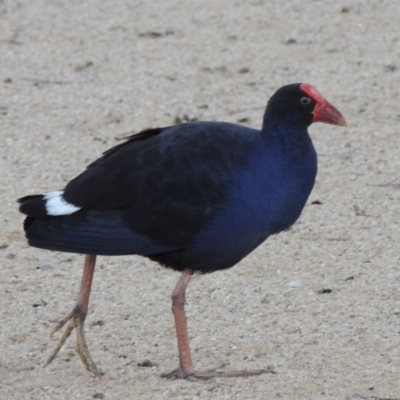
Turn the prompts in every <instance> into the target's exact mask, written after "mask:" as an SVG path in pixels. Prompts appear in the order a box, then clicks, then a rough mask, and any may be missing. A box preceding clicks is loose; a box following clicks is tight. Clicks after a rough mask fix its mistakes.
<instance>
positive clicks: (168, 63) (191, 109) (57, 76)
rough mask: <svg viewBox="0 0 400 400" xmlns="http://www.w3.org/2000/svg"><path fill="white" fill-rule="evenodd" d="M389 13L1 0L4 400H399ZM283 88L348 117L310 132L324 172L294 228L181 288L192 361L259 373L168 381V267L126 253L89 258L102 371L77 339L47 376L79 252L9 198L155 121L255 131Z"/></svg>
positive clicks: (399, 65) (353, 4)
mask: <svg viewBox="0 0 400 400" xmlns="http://www.w3.org/2000/svg"><path fill="white" fill-rule="evenodd" d="M399 24H400V3H399V2H398V1H377V0H366V1H352V0H347V1H342V2H337V1H331V0H326V1H311V0H308V1H300V0H293V1H278V0H275V1H266V0H265V1H262V0H253V1H247V2H246V1H242V2H239V1H228V0H213V1H211V0H203V1H190V2H189V1H182V0H166V1H162V2H157V1H149V0H148V1H139V0H137V1H134V0H132V1H122V0H121V1H117V0H114V1H112V2H101V1H99V0H97V1H95V0H88V1H78V0H73V1H68V2H67V1H60V0H54V1H50V0H47V1H46V0H37V1H27V0H0V132H1V141H0V151H1V157H0V163H1V164H0V166H1V186H0V200H1V208H0V217H1V222H2V229H1V233H0V258H1V260H2V262H1V269H0V291H1V297H0V313H1V316H0V317H1V332H0V398H1V399H41V400H42V399H106V400H108V399H226V400H228V399H368V400H373V399H374V400H376V399H399V398H400V291H399V288H400V269H399V257H400V250H399V248H398V246H399V243H400V229H399V221H400V153H399V141H400V139H399V132H398V125H399V121H400V110H399V107H398V104H399V91H400V89H399V88H400V61H399V59H400V58H399V57H400V33H399V32H400V31H399ZM293 82H307V83H310V84H313V85H315V86H316V87H317V88H318V89H319V90H320V91H321V92H322V93H323V95H324V96H325V97H326V98H327V99H329V100H330V101H331V102H332V103H333V104H334V105H335V106H336V107H338V108H339V109H340V110H341V111H342V113H343V114H344V116H345V117H346V119H347V121H348V127H346V128H340V127H335V126H329V125H323V124H315V125H313V126H312V127H311V128H310V132H311V135H312V138H313V141H314V144H315V146H316V149H317V151H318V155H319V174H318V178H317V182H316V185H315V188H314V191H313V192H312V194H311V196H310V199H309V201H308V203H307V206H306V207H305V209H304V212H303V214H302V216H301V218H300V220H299V221H298V222H297V224H296V225H295V226H294V227H293V228H292V229H291V230H290V231H288V232H284V233H282V234H280V235H278V236H276V237H271V238H269V239H268V240H267V242H266V243H265V244H263V245H262V246H260V248H258V249H257V250H256V251H255V252H254V253H252V254H251V255H249V256H248V257H247V258H246V259H244V260H243V261H242V262H240V264H238V265H237V266H235V267H234V268H232V269H230V270H228V271H223V272H217V273H214V274H211V275H208V276H198V277H196V278H195V279H194V281H193V283H192V284H191V285H190V287H189V289H188V298H187V302H188V304H187V314H188V318H189V330H190V337H191V344H192V347H193V356H194V360H195V363H196V366H197V367H198V368H199V369H200V368H203V369H204V368H219V367H222V368H225V369H232V368H233V369H234V368H240V369H242V368H249V369H252V368H267V369H269V370H270V371H271V372H270V373H267V374H264V375H262V376H258V377H252V378H237V379H216V380H215V381H213V382H211V383H207V384H201V383H191V382H187V381H180V380H165V379H162V378H161V377H160V375H161V373H163V372H166V371H169V370H171V369H173V368H175V367H176V366H177V348H176V339H175V332H174V325H173V318H172V314H171V311H170V295H171V292H172V289H173V287H174V285H175V282H176V280H177V279H178V274H177V273H175V272H171V271H168V270H165V269H163V268H161V267H160V266H158V265H156V264H154V263H151V262H149V261H147V260H145V259H143V258H139V257H133V256H132V257H115V258H112V257H108V258H107V257H99V260H98V268H97V271H96V274H95V279H94V287H93V291H92V298H91V304H90V313H89V315H88V318H87V324H86V334H87V339H88V344H89V347H90V349H91V353H92V356H93V358H94V360H95V361H96V362H97V364H98V366H99V368H101V369H102V370H103V371H104V373H105V374H104V376H103V378H102V379H98V378H95V377H94V376H93V375H92V374H90V373H88V372H87V371H86V370H85V369H84V367H83V365H82V363H81V361H80V360H79V357H78V356H77V355H76V353H75V352H74V346H75V338H74V337H71V338H70V340H69V341H68V342H67V344H66V345H65V346H64V348H63V349H62V351H61V353H60V354H59V356H58V357H57V359H56V360H55V361H54V362H53V363H52V364H51V365H50V366H48V367H46V368H43V365H44V364H45V362H46V359H47V357H48V356H49V355H50V354H51V352H52V350H53V349H54V347H55V345H56V343H57V339H58V338H59V335H58V336H56V337H54V338H52V339H50V338H49V333H50V331H51V329H52V328H53V326H54V324H55V323H56V322H57V321H58V320H59V319H61V318H62V317H64V316H65V315H66V314H67V313H68V312H69V311H70V309H71V307H72V306H73V304H74V301H75V299H76V294H77V291H78V288H79V281H80V275H81V271H82V266H83V257H82V256H81V255H71V254H63V253H52V252H48V251H44V250H43V251H41V250H38V249H33V248H30V247H28V245H27V244H26V241H25V238H24V234H23V229H22V222H23V216H22V215H20V214H19V212H18V209H17V204H16V202H15V201H16V199H17V198H18V197H21V196H24V195H27V194H35V193H41V192H46V191H52V190H57V189H61V188H62V187H63V186H64V185H65V184H66V183H67V182H68V181H69V180H70V179H72V178H73V177H74V176H76V175H77V174H78V173H79V172H81V171H82V170H83V169H84V168H85V166H86V165H87V164H88V163H90V162H91V161H93V160H94V159H96V158H97V157H98V156H99V155H100V154H101V152H103V151H105V150H106V149H107V148H109V147H111V146H112V145H114V144H115V143H116V139H117V138H121V137H123V136H126V134H128V133H131V132H137V131H140V130H142V129H145V128H148V127H157V126H167V125H170V124H173V123H174V122H175V121H178V120H181V121H185V120H191V119H194V118H196V119H200V120H223V121H229V122H239V123H242V124H244V125H248V126H252V127H256V128H259V127H260V124H261V118H262V113H263V110H264V106H265V103H266V101H267V99H268V98H269V97H270V95H271V94H272V93H273V92H274V91H275V90H276V89H277V88H278V87H280V86H281V85H284V84H287V83H293ZM146 360H149V361H150V362H151V363H150V364H151V365H152V366H151V367H147V368H145V367H143V366H140V365H141V364H142V363H143V362H144V361H146Z"/></svg>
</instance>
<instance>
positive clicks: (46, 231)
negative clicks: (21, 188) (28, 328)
mask: <svg viewBox="0 0 400 400" xmlns="http://www.w3.org/2000/svg"><path fill="white" fill-rule="evenodd" d="M316 121H321V122H326V123H332V124H336V125H344V124H345V121H344V119H343V117H342V116H341V114H340V113H339V111H337V110H336V109H335V108H334V107H333V106H332V105H331V104H330V103H328V102H327V101H326V100H325V99H323V97H322V96H321V95H320V94H319V93H318V92H317V91H316V89H315V88H313V87H312V86H310V85H306V84H293V85H287V86H284V87H282V88H281V89H279V90H278V91H277V92H276V93H275V94H274V95H273V96H272V97H271V99H270V101H269V103H268V105H267V108H266V111H265V115H264V120H263V126H262V129H261V130H256V129H251V128H247V127H244V126H240V125H235V124H230V123H224V122H191V123H188V124H182V125H176V126H172V127H166V128H157V129H149V130H146V131H143V132H141V133H139V134H138V135H133V136H131V137H129V138H128V140H127V141H126V142H124V143H122V144H119V145H117V146H115V147H114V148H112V149H110V150H108V151H107V152H105V153H104V155H103V156H102V157H101V158H99V159H98V160H96V161H95V162H93V163H92V164H91V165H89V166H88V168H87V169H86V170H85V171H84V172H83V173H82V174H80V175H79V176H77V177H76V178H75V179H73V180H72V181H71V182H69V183H68V184H67V186H66V187H65V189H64V190H62V191H55V192H50V193H47V194H44V195H37V196H27V197H23V198H21V199H19V202H20V211H21V212H23V213H24V214H27V218H26V220H25V223H24V228H25V232H26V237H27V238H28V242H29V244H30V245H31V246H34V247H39V248H43V249H49V250H58V251H65V252H73V253H84V254H88V255H126V254H138V255H142V256H145V257H149V258H150V259H152V260H155V261H157V262H159V263H161V264H162V265H164V266H166V267H169V268H172V269H175V270H179V271H184V272H183V274H182V278H181V280H180V281H179V282H178V284H177V287H176V289H175V292H176V293H175V292H174V296H173V299H174V303H173V304H174V307H175V311H174V315H175V321H176V328H177V331H178V343H179V349H180V350H179V351H180V367H179V368H178V370H177V371H175V372H174V373H173V374H172V375H174V376H175V375H177V376H179V377H189V376H191V377H192V378H196V377H197V378H201V376H200V375H201V374H200V375H199V374H197V375H194V373H193V371H192V369H193V367H192V363H191V360H190V351H189V350H188V349H189V344H188V340H187V334H185V333H184V331H186V322H185V321H184V322H182V321H183V318H184V313H183V305H184V292H185V288H186V286H187V284H188V282H189V280H190V276H191V275H192V274H193V273H194V272H200V273H207V272H213V271H216V270H221V269H226V268H229V267H232V266H233V265H235V264H236V263H237V262H239V261H240V260H241V259H242V258H243V257H245V256H246V255H247V254H249V253H250V252H251V251H253V250H254V249H255V248H256V247H257V246H259V245H260V244H261V243H262V242H263V241H264V240H265V239H267V238H268V236H270V235H273V234H277V233H279V232H280V231H282V230H285V229H287V228H289V227H290V226H291V225H292V224H294V223H295V221H296V220H297V219H298V217H299V216H300V213H301V211H302V210H303V207H304V205H305V203H306V201H307V198H308V196H309V194H310V193H311V190H312V188H313V185H314V182H315V177H316V174H317V155H316V152H315V149H314V146H313V144H312V142H311V139H310V137H309V135H308V132H307V128H308V126H309V125H310V124H311V123H312V122H316ZM94 260H95V258H93V256H87V258H86V263H85V269H84V275H83V280H82V287H81V292H80V295H79V300H78V303H77V305H76V307H75V309H74V311H73V312H72V313H71V314H69V315H68V316H67V317H66V318H65V319H64V320H63V321H62V323H61V325H60V326H62V325H63V324H64V323H65V322H67V321H69V320H71V319H76V320H75V322H74V321H71V322H70V324H72V325H71V326H72V328H74V327H75V326H78V327H80V328H79V329H78V339H79V340H78V342H79V343H81V344H82V343H83V345H82V346H83V347H86V349H85V348H83V350H82V349H81V351H82V354H83V355H82V354H81V353H80V355H81V358H82V359H83V360H84V363H85V365H86V366H87V367H88V368H89V369H90V370H91V371H92V372H94V373H96V374H98V370H97V367H96V366H95V364H94V363H93V361H92V360H91V357H90V355H89V351H88V350H87V346H86V342H85V339H84V337H83V338H82V337H80V335H82V332H83V321H84V318H85V316H86V310H87V306H88V301H89V293H90V285H91V279H92V276H93V272H94V265H95V261H94ZM175 312H176V314H175ZM74 324H75V325H74ZM72 328H71V330H72ZM69 332H70V331H69ZM185 335H186V339H185ZM65 339H66V336H64V337H63V339H62V343H63V341H65ZM59 347H60V346H59ZM59 347H58V348H57V349H56V351H55V353H54V354H53V356H52V357H51V358H50V360H49V362H51V360H52V359H53V358H54V357H55V355H56V354H57V352H58V349H59ZM185 357H186V358H185ZM190 371H192V372H190ZM172 375H169V376H172ZM207 376H208V377H209V376H210V374H208V375H207ZM203 378H204V375H203Z"/></svg>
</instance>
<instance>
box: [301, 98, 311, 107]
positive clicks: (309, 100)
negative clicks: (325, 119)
mask: <svg viewBox="0 0 400 400" xmlns="http://www.w3.org/2000/svg"><path fill="white" fill-rule="evenodd" d="M300 103H301V104H303V106H305V105H307V104H310V103H311V99H310V98H309V97H302V98H301V99H300Z"/></svg>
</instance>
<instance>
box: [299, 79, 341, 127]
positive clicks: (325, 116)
mask: <svg viewBox="0 0 400 400" xmlns="http://www.w3.org/2000/svg"><path fill="white" fill-rule="evenodd" d="M300 88H301V90H302V91H303V92H304V93H306V94H307V95H308V96H310V97H311V98H312V99H313V100H314V101H316V103H317V104H316V106H315V108H314V111H313V114H314V118H313V120H312V122H325V123H326V124H332V125H339V126H347V123H346V120H345V119H344V117H343V115H342V114H341V113H340V111H339V110H338V109H337V108H336V107H334V106H333V105H332V104H331V103H329V101H328V100H325V99H324V98H323V97H322V95H321V93H319V92H318V90H317V89H315V87H314V86H311V85H308V84H306V83H303V84H301V86H300Z"/></svg>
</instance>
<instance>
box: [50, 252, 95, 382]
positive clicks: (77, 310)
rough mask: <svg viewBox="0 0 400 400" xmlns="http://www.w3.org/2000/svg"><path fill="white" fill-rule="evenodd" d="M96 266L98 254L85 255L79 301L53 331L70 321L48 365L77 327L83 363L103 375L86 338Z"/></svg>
mask: <svg viewBox="0 0 400 400" xmlns="http://www.w3.org/2000/svg"><path fill="white" fill-rule="evenodd" d="M95 266H96V256H95V255H92V254H89V255H86V256H85V265H84V267H83V274H82V281H81V288H80V290H79V295H78V301H77V302H76V304H75V307H74V308H73V310H72V311H71V312H70V313H69V314H68V315H67V316H66V317H65V318H64V319H62V320H61V321H60V322H59V323H58V324H57V325H56V327H55V328H54V329H53V331H52V332H51V335H50V336H53V335H54V333H56V332H58V331H60V330H61V329H62V328H63V326H64V325H65V324H66V323H67V322H69V324H68V326H67V328H66V329H65V331H64V334H63V336H62V337H61V339H60V341H59V342H58V345H57V347H56V348H55V350H54V351H53V353H52V354H51V356H50V357H49V359H48V360H47V363H46V365H49V364H50V363H51V362H52V361H53V360H54V359H55V358H56V356H57V354H58V352H59V351H60V349H61V347H62V346H63V345H64V343H65V342H66V340H67V339H68V337H69V336H70V335H71V332H72V331H73V330H74V329H76V351H77V353H78V355H79V357H80V358H81V360H82V362H83V364H84V365H85V367H86V369H87V370H88V371H91V372H92V373H93V374H95V375H96V376H101V375H102V374H101V372H100V370H99V369H98V368H97V366H96V364H95V363H94V361H93V360H92V357H91V356H90V352H89V349H88V346H87V344H86V339H85V330H84V324H85V318H86V315H87V312H88V307H89V297H90V290H91V288H92V281H93V274H94V268H95Z"/></svg>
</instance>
